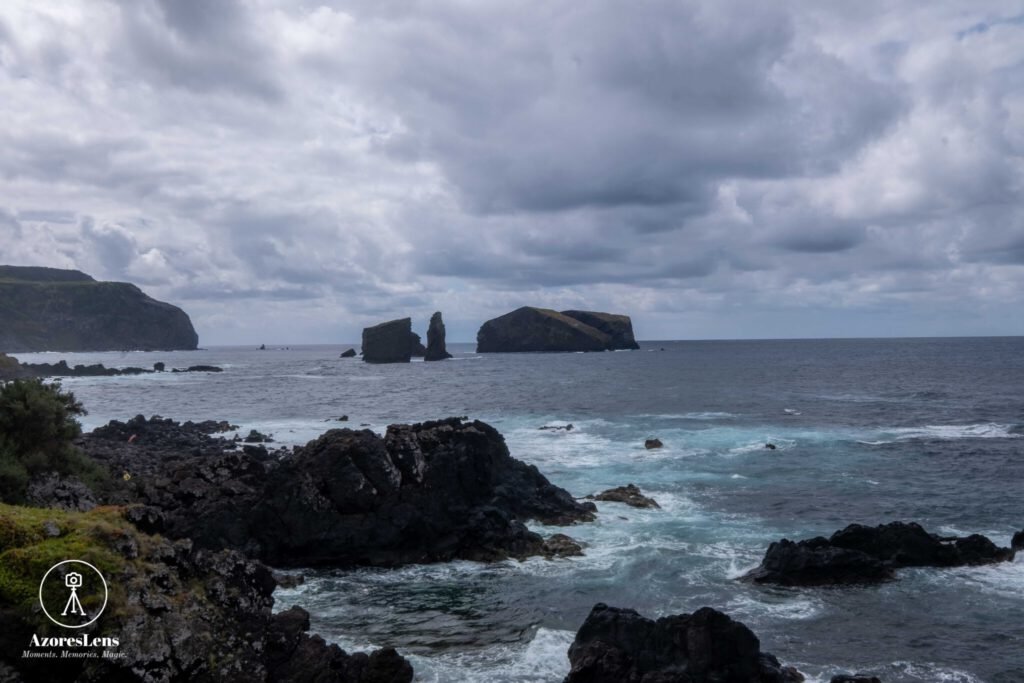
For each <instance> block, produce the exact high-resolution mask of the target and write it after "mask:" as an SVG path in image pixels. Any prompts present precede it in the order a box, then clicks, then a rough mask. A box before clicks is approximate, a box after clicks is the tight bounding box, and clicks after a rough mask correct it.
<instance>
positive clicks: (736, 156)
mask: <svg viewBox="0 0 1024 683" xmlns="http://www.w3.org/2000/svg"><path fill="white" fill-rule="evenodd" d="M722 7H732V9H733V10H734V11H729V10H728V9H719V7H718V6H717V5H707V4H705V5H701V6H698V5H696V4H693V3H678V2H658V3H649V4H646V5H645V6H644V11H642V12H635V11H634V8H625V7H624V6H622V5H619V4H615V3H603V2H599V3H589V4H587V5H584V6H582V7H579V6H578V7H576V8H575V9H574V10H572V11H569V10H566V9H564V8H563V10H562V11H543V10H542V11H540V12H539V14H541V15H543V20H544V21H543V23H538V21H537V19H538V18H537V17H536V16H534V15H531V14H530V13H523V14H512V13H511V12H501V11H498V10H495V9H494V8H493V7H492V8H487V6H486V5H481V6H479V7H473V8H471V9H469V10H467V11H466V12H465V13H464V16H460V21H458V22H450V21H449V17H448V16H447V15H446V14H445V13H444V12H439V13H436V14H431V13H428V12H415V11H414V12H407V13H404V14H403V15H401V16H396V17H395V18H394V19H393V21H392V22H389V23H386V24H383V25H380V24H376V25H375V24H369V25H368V26H367V27H366V29H365V30H366V33H365V34H360V33H357V34H356V35H355V40H357V41H359V42H360V47H364V48H365V49H364V50H361V51H359V52H357V53H356V55H355V58H356V59H357V61H355V62H354V64H352V65H350V69H351V76H352V77H353V78H361V77H362V75H364V74H365V76H366V77H367V78H366V81H365V87H366V89H367V90H368V91H370V92H373V93H374V94H375V95H376V96H377V97H378V98H379V99H380V100H381V101H382V102H384V103H385V104H386V105H387V106H389V107H394V108H395V109H396V110H397V111H399V112H401V115H402V117H403V120H404V121H405V122H406V123H407V125H408V129H407V130H406V131H405V133H404V134H403V135H400V136H396V138H394V139H393V140H391V141H389V143H388V145H387V146H386V148H387V149H389V150H390V151H392V152H393V153H395V154H399V155H402V156H410V155H411V156H416V157H426V158H429V159H431V160H433V161H435V162H438V163H440V164H441V165H442V167H443V168H444V170H445V171H446V174H447V175H448V177H449V178H450V179H451V180H452V181H453V182H454V183H455V185H456V186H457V187H458V189H459V190H460V192H461V195H462V197H463V200H464V202H465V204H466V206H467V207H468V208H470V209H471V210H474V211H479V212H484V213H487V212H515V211H523V210H525V211H558V210H564V209H570V208H577V207H581V206H597V207H617V206H628V205H635V204H639V205H665V204H673V203H677V202H681V201H689V202H694V203H696V204H697V205H698V208H699V209H704V208H706V205H707V201H708V199H709V197H710V196H712V194H713V189H712V187H713V183H715V182H716V181H718V180H720V179H721V178H723V177H750V178H757V177H774V176H778V175H787V174H795V173H807V172H824V171H828V170H834V169H835V168H836V167H837V165H838V163H839V162H841V161H842V160H843V159H846V158H848V156H849V155H850V154H851V153H853V152H855V151H856V149H857V148H858V147H859V146H861V145H862V144H864V143H866V142H868V141H870V140H872V139H873V138H874V137H875V136H877V135H878V134H879V133H880V132H881V131H882V130H884V129H885V128H886V126H888V125H889V124H890V123H891V122H892V121H893V119H894V117H895V116H897V115H898V114H899V112H900V111H901V110H902V108H903V106H904V103H903V101H902V98H901V96H900V93H899V92H898V90H896V89H895V88H893V87H891V86H889V85H886V84H884V83H881V82H877V81H874V80H872V79H871V78H869V77H867V76H865V75H863V74H859V73H856V72H854V71H852V70H851V69H850V68H849V67H848V66H846V65H844V64H843V63H841V62H839V61H838V60H836V59H834V58H831V57H829V56H827V55H825V54H823V53H821V52H820V51H817V50H815V49H814V48H813V46H810V45H807V44H803V43H800V44H798V43H797V42H796V40H795V36H794V28H793V25H792V21H791V18H790V17H789V16H788V15H787V13H786V12H785V11H783V10H781V9H772V8H767V9H766V8H762V7H761V6H747V7H743V8H740V7H739V6H737V5H736V4H735V3H726V4H725V5H722ZM741 9H742V11H740V10H741ZM384 51H386V52H384ZM382 52H383V54H382ZM358 58H363V60H364V61H363V60H358ZM825 104H831V105H832V106H819V105H825Z"/></svg>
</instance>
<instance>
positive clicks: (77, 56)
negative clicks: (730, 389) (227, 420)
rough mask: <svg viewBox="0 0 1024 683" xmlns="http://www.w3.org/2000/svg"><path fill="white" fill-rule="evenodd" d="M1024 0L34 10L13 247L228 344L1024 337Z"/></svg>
mask: <svg viewBox="0 0 1024 683" xmlns="http://www.w3.org/2000/svg"><path fill="white" fill-rule="evenodd" d="M1021 12H1022V6H1021V4H1020V2H1019V1H1014V2H1001V1H999V0H991V1H984V0H977V1H972V2H960V1H950V2H941V1H936V0H922V1H921V2H915V1H911V0H906V1H904V2H888V1H886V2H882V1H879V2H873V1H871V0H861V1H859V2H857V3H850V2H817V1H811V0H806V1H803V2H796V1H794V2H786V1H784V0H780V1H779V2H771V3H766V2H762V1H761V0H742V1H736V2H733V1H731V0H725V1H723V0H709V1H707V2H687V1H683V0H674V1H671V2H662V1H658V0H651V1H637V2H620V1H618V0H616V1H614V2H612V1H604V0H588V1H587V2H579V1H578V0H576V1H573V2H563V1H561V0H544V1H537V2H521V1H517V0H502V1H500V2H483V1H475V0H474V1H470V0H429V1H426V0H424V1H423V2H412V1H410V2H399V1H396V0H368V1H365V2H364V1H361V0H354V1H352V2H336V3H333V4H332V3H330V2H326V1H324V2H311V3H304V2H299V1H296V0H252V1H242V0H237V1H236V0H218V1H216V2H210V1H209V0H121V1H107V0H85V1H82V2H73V1H70V0H49V1H47V0H5V1H4V2H3V3H0V263H14V264H29V265H48V266H56V267H68V268H72V267H73V268H79V269H81V270H84V271H86V272H88V273H90V274H92V275H94V276H95V277H97V278H101V279H111V280H126V281H131V282H134V283H136V284H138V285H140V286H141V287H142V288H143V289H145V290H146V291H147V292H149V293H150V294H152V295H153V296H156V297H158V298H161V299H165V300H168V301H171V302H173V303H176V304H178V305H180V306H182V307H183V308H185V310H186V311H188V312H189V313H190V314H191V315H192V318H193V320H194V322H195V323H196V327H197V329H198V330H199V333H200V338H201V343H203V344H224V343H260V342H267V343H287V342H290V343H299V342H341V341H354V340H357V339H358V337H359V332H360V329H361V328H362V327H363V326H364V325H366V324H371V323H374V322H379V321H381V320H384V319H388V318H393V317H401V316H406V315H411V316H413V318H414V322H415V324H416V327H418V328H420V331H421V332H422V331H423V330H424V329H425V326H426V320H427V318H428V317H429V315H430V313H431V312H432V311H434V310H437V309H440V310H442V311H443V312H444V314H445V318H446V321H447V323H448V329H449V338H450V339H454V340H466V341H468V340H471V339H473V338H474V336H475V332H476V329H477V327H478V326H479V324H480V322H481V321H483V320H485V319H487V318H489V317H493V316H495V315H499V314H501V313H504V312H507V311H508V310H511V309H513V308H516V307H518V306H520V305H523V304H533V305H542V306H550V307H555V308H570V307H571V308H589V309H598V310H610V311H616V312H623V313H628V314H630V315H632V317H633V320H634V325H635V327H636V330H637V335H638V336H639V337H640V338H642V339H675V338H683V339H690V338H749V337H755V338H756V337H820V336H889V335H933V334H935V335H950V334H953V335H955V334H965V335H971V334H1024V314H1022V311H1024V198H1022V197H1024V194H1022V190H1024V14H1021Z"/></svg>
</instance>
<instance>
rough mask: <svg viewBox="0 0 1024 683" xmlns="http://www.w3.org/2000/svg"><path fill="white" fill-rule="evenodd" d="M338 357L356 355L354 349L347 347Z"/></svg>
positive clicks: (352, 356) (353, 356)
mask: <svg viewBox="0 0 1024 683" xmlns="http://www.w3.org/2000/svg"><path fill="white" fill-rule="evenodd" d="M340 357H341V358H355V357H356V350H355V349H348V350H346V351H343V352H342V353H341V356H340Z"/></svg>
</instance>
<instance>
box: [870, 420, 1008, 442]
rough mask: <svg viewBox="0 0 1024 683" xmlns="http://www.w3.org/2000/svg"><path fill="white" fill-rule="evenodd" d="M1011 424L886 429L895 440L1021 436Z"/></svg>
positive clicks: (990, 423) (987, 423)
mask: <svg viewBox="0 0 1024 683" xmlns="http://www.w3.org/2000/svg"><path fill="white" fill-rule="evenodd" d="M1011 429H1013V425H1005V424H996V423H994V422H986V423H984V424H971V425H927V426H924V427H904V428H895V429H888V430H886V433H888V434H892V435H893V436H895V438H896V439H897V440H900V441H903V440H908V439H942V440H950V439H1006V438H1011V439H1012V438H1021V437H1022V436H1024V435H1021V434H1014V433H1013V432H1011V431H1010V430H1011Z"/></svg>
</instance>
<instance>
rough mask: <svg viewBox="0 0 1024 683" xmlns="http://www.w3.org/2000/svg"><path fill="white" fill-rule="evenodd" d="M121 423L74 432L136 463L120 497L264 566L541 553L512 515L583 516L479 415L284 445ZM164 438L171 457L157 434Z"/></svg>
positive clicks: (99, 449)
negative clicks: (226, 442)
mask: <svg viewBox="0 0 1024 683" xmlns="http://www.w3.org/2000/svg"><path fill="white" fill-rule="evenodd" d="M133 422H134V424H123V423H117V422H114V423H111V424H110V425H108V426H107V427H104V428H102V429H100V430H96V431H94V432H93V433H92V434H90V435H87V436H86V437H84V438H83V439H82V440H81V444H82V447H83V449H84V450H85V451H86V453H88V454H89V455H91V456H93V457H94V458H96V459H97V460H101V461H103V462H107V463H109V466H110V467H111V469H112V471H114V472H120V471H122V470H123V471H127V472H132V473H136V472H138V473H141V474H140V476H133V477H132V479H131V480H130V482H127V483H126V484H125V487H124V489H123V491H122V494H121V495H123V496H124V499H123V500H122V501H120V502H137V503H141V504H143V505H145V506H146V508H145V509H146V510H148V511H149V513H148V517H147V518H146V523H147V524H148V525H150V526H149V528H151V529H153V530H159V531H161V532H162V533H164V534H166V535H168V536H170V537H173V538H186V537H187V538H191V539H193V540H194V541H195V542H196V543H197V545H199V546H201V547H205V548H213V549H220V548H233V549H237V550H241V551H243V552H245V553H246V554H248V555H250V556H252V557H256V558H259V559H261V560H263V561H266V562H268V563H269V564H272V565H275V566H314V565H332V566H353V565H375V566H393V565H400V564H407V563H416V562H435V561H444V560H450V559H455V558H463V559H474V560H485V561H487V560H497V559H502V558H505V557H526V556H530V555H543V554H546V551H545V547H544V539H543V538H542V537H541V536H539V535H538V534H535V533H533V532H531V531H529V530H528V529H527V528H526V527H525V525H524V524H523V522H524V521H525V520H527V519H537V520H539V521H541V522H542V523H550V524H560V525H561V524H570V523H573V522H576V521H585V520H590V519H593V510H594V507H593V504H580V503H578V502H576V501H575V500H574V499H573V498H572V496H570V495H569V493H568V492H566V491H564V490H563V489H560V488H558V487H557V486H554V485H552V484H551V483H550V482H549V481H548V480H547V479H546V478H545V477H544V476H543V475H542V474H540V472H538V471H537V469H536V468H535V467H533V466H531V465H526V464H525V463H522V462H520V461H518V460H516V459H514V458H512V457H511V455H509V452H508V448H507V447H506V445H505V441H504V439H503V438H502V437H501V434H499V433H498V432H497V430H495V429H494V428H493V427H490V426H489V425H487V424H484V423H483V422H479V421H474V422H464V421H462V420H461V419H458V418H450V419H447V420H441V421H437V422H425V423H422V424H415V425H392V426H390V427H389V428H388V431H387V434H386V436H385V437H384V438H381V437H380V436H378V435H376V434H374V433H373V432H371V431H369V430H360V431H355V430H350V429H334V430H330V431H328V432H327V433H325V434H324V435H322V436H321V437H320V438H318V439H316V440H314V441H311V442H310V443H309V444H308V445H306V446H305V447H303V448H298V449H295V451H294V452H293V453H292V454H291V455H290V456H288V457H275V455H273V454H270V453H267V452H266V451H265V450H262V451H258V450H256V448H257V447H252V446H249V447H247V448H246V450H243V451H242V452H237V451H230V450H226V449H225V448H224V447H223V446H221V447H219V448H218V440H217V439H215V438H214V437H213V436H211V435H209V434H207V433H197V430H196V429H195V428H192V429H190V430H188V431H187V432H185V433H183V434H180V435H177V436H174V435H172V434H168V432H173V431H174V428H173V423H172V424H171V425H169V424H167V422H166V421H164V420H156V421H155V422H156V424H154V425H152V426H151V425H150V424H148V423H146V421H144V420H142V421H141V422H140V420H139V418H136V420H135V421H133ZM214 424H216V423H214ZM151 428H152V433H151ZM132 435H135V438H134V439H132V438H131V436H132ZM129 439H131V441H130V442H129ZM175 442H177V443H179V444H180V446H178V447H172V450H178V451H179V453H178V455H177V456H176V457H175V456H172V455H170V454H169V453H168V446H167V444H168V443H175ZM151 446H152V448H151Z"/></svg>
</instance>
